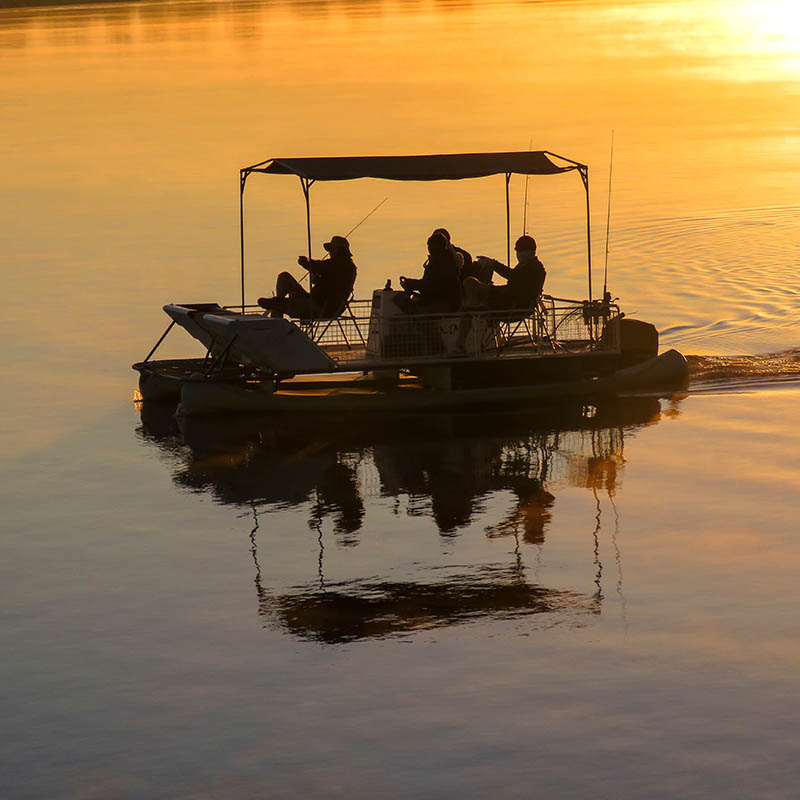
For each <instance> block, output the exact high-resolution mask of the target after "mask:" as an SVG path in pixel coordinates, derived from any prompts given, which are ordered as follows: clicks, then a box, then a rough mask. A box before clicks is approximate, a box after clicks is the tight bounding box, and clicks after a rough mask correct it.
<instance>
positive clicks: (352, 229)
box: [344, 197, 389, 239]
mask: <svg viewBox="0 0 800 800" xmlns="http://www.w3.org/2000/svg"><path fill="white" fill-rule="evenodd" d="M388 199H389V198H388V197H384V198H383V200H381V201H380V203H378V205H376V206H375V208H373V209H372V211H370V212H369V214H367V216H366V217H364V219H362V220H361V222H359V223H358V225H356V226H355V227H354V228H351V229H350V230H349V231H348V232H347V233H346V234H345V235H344V238H345V239H346V238H347V237H348V236H350V234H351V233H353V232H354V231H357V230H358V229H359V228H360V227H361V226H362V225H363V224H364V223H365V222H366V221H367V220H368V219H369V218H370V217H371V216H372V215H373V214H374V213H375V212H376V211H377V210H378V209H379V208H380V207H381V206H382V205H383V204H384V203H385V202H386V201H387V200H388Z"/></svg>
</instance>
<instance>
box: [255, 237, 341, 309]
mask: <svg viewBox="0 0 800 800" xmlns="http://www.w3.org/2000/svg"><path fill="white" fill-rule="evenodd" d="M323 247H324V248H325V249H326V250H327V251H328V252H329V253H330V258H325V259H322V258H319V259H318V258H312V259H309V258H307V257H306V256H300V257H299V258H298V259H297V263H298V264H299V265H300V266H301V267H303V269H307V270H308V272H309V274H310V275H311V291H306V289H304V288H303V287H302V286H301V285H300V282H299V281H298V280H297V279H296V278H295V277H294V275H292V274H291V273H289V272H281V274H280V275H278V280H277V281H276V283H275V297H259V298H258V304H259V305H260V306H261V308H265V309H266V310H267V311H269V312H270V316H271V317H282V316H283V315H284V314H288V315H289V316H290V317H294V318H299V319H328V318H330V317H338V316H339V315H340V314H341V313H342V311H344V308H345V306H346V305H347V301H348V299H349V298H350V294H351V292H352V291H353V285H354V284H355V281H356V265H355V263H354V262H353V256H352V254H351V252H350V244H349V243H348V241H347V239H345V238H344V236H332V237H331V240H330V241H329V242H325V244H324V245H323Z"/></svg>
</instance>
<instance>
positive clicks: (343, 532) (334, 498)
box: [309, 461, 364, 547]
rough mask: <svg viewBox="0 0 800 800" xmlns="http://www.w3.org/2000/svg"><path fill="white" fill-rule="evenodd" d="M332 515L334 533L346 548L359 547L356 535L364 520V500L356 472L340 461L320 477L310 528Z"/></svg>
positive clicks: (331, 465) (330, 466)
mask: <svg viewBox="0 0 800 800" xmlns="http://www.w3.org/2000/svg"><path fill="white" fill-rule="evenodd" d="M328 514H332V515H333V530H334V533H336V534H338V535H339V536H340V539H339V541H340V543H341V544H342V545H344V546H345V547H352V546H354V545H356V544H358V536H357V535H356V534H357V533H358V531H359V530H361V525H362V522H363V519H364V501H363V500H362V499H361V492H360V487H359V484H358V477H357V475H356V471H355V470H354V469H353V467H351V466H348V465H347V464H343V463H341V462H339V461H335V462H333V463H332V464H330V465H329V466H328V467H327V469H326V470H325V471H324V472H323V474H322V475H321V476H320V480H319V484H318V486H317V500H316V503H315V504H314V507H313V509H312V512H311V519H310V520H309V525H310V527H312V528H316V527H317V526H318V525H319V524H321V523H322V520H323V519H324V518H325V517H326V516H327V515H328Z"/></svg>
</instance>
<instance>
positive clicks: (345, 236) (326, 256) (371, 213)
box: [300, 197, 389, 283]
mask: <svg viewBox="0 0 800 800" xmlns="http://www.w3.org/2000/svg"><path fill="white" fill-rule="evenodd" d="M388 199H389V198H388V197H384V198H383V200H381V201H380V203H378V205H376V206H375V208H373V209H372V211H370V212H369V214H367V215H366V216H365V217H364V218H363V219H362V220H361V222H359V223H357V224H356V225H354V226H353V227H352V228H350V230H349V231H348V232H347V233H346V234H345V235H344V238H345V239H347V238H349V237H350V236H351V234H353V233H354V232H355V231H357V230H358V229H359V228H360V227H361V226H362V225H363V224H364V223H365V222H366V221H367V220H368V219H369V218H370V217H371V216H372V215H373V214H374V213H375V212H376V211H377V210H378V209H379V208H380V207H381V206H382V205H383V204H384V203H385V202H386V201H387V200H388ZM330 255H331V254H330V253H325V255H324V256H323V257H322V261H324V260H325V259H326V258H330ZM309 274H310V273H309V272H305V273H303V276H302V277H301V278H300V282H301V283H302V282H303V281H304V280H305V279H306V277H307V276H308V275H309Z"/></svg>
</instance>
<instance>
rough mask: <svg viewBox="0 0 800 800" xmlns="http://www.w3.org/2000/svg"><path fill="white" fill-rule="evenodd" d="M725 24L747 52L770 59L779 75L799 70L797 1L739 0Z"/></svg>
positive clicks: (794, 73)
mask: <svg viewBox="0 0 800 800" xmlns="http://www.w3.org/2000/svg"><path fill="white" fill-rule="evenodd" d="M726 25H727V26H730V30H731V33H732V34H733V35H734V36H735V37H736V39H737V40H738V41H739V43H740V45H741V46H742V47H743V48H744V50H746V52H748V53H750V54H755V55H761V56H763V57H765V58H766V59H768V60H769V61H770V62H771V65H772V68H773V71H774V73H775V77H776V78H780V77H784V78H785V77H788V76H789V75H790V74H791V75H794V76H796V75H797V74H798V73H800V4H798V3H796V2H794V0H740V1H739V2H736V3H734V4H733V5H732V7H731V8H730V9H729V13H727V14H726Z"/></svg>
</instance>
